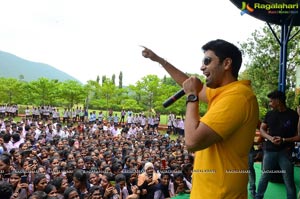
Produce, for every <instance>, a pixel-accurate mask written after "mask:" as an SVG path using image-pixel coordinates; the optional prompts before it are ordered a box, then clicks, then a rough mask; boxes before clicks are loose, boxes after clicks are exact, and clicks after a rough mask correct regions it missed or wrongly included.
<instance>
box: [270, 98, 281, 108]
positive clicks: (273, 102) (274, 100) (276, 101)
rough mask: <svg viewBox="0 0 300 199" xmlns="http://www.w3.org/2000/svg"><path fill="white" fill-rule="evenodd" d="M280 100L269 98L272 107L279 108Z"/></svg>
mask: <svg viewBox="0 0 300 199" xmlns="http://www.w3.org/2000/svg"><path fill="white" fill-rule="evenodd" d="M279 103H280V102H279V100H278V99H269V106H270V108H271V109H277V108H278V106H279Z"/></svg>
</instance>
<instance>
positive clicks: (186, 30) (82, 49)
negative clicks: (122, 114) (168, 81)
mask: <svg viewBox="0 0 300 199" xmlns="http://www.w3.org/2000/svg"><path fill="white" fill-rule="evenodd" d="M264 24H265V23H264V22H262V21H260V20H257V19H255V18H253V17H250V16H248V15H243V16H241V15H240V10H239V9H238V8H237V7H235V5H234V4H232V3H231V2H230V1H228V0H210V1H201V0H185V1H183V0H151V1H150V0H147V1H146V0H0V27H1V31H0V50H1V51H5V52H9V53H12V54H15V55H17V56H19V57H22V58H24V59H27V60H30V61H35V62H41V63H45V64H49V65H51V66H53V67H55V68H58V69H59V70H62V71H64V72H66V73H68V74H70V75H72V76H73V77H75V78H77V79H79V80H80V81H82V82H83V83H86V81H87V80H92V79H93V80H95V79H96V77H97V75H99V76H100V77H102V76H103V75H106V76H107V77H111V76H112V74H115V75H116V76H117V77H118V75H119V73H120V71H122V72H123V82H124V85H128V84H135V83H136V81H138V80H140V79H141V78H142V77H143V76H146V75H148V74H155V75H158V76H159V77H163V75H165V74H166V73H165V72H164V70H163V69H162V68H161V67H160V66H159V65H158V64H156V63H153V62H151V61H150V60H147V59H145V58H143V57H142V56H141V50H142V48H141V47H140V46H139V45H144V46H147V47H148V48H150V49H152V50H153V51H155V52H156V53H158V54H159V55H160V56H162V57H164V58H165V59H167V60H168V61H169V62H171V63H173V64H174V65H176V66H177V67H178V68H180V69H182V70H183V71H185V72H189V73H198V72H199V68H200V64H201V60H202V56H203V53H202V51H201V46H202V45H203V44H204V43H206V42H207V41H209V40H213V39H217V38H221V39H225V40H228V41H230V42H232V43H234V44H237V43H238V42H244V41H246V39H247V38H249V37H250V35H251V33H252V32H253V31H254V30H255V29H259V28H260V27H262V26H263V25H264Z"/></svg>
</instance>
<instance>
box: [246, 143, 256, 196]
mask: <svg viewBox="0 0 300 199" xmlns="http://www.w3.org/2000/svg"><path fill="white" fill-rule="evenodd" d="M255 155H256V153H255V150H254V148H253V147H252V149H251V151H250V153H249V157H248V167H249V191H250V193H251V195H252V196H255V194H256V186H255V181H256V175H255V169H254V156H255Z"/></svg>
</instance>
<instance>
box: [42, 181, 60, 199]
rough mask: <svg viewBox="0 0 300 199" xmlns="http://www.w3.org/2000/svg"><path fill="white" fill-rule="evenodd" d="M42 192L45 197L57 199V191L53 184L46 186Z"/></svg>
mask: <svg viewBox="0 0 300 199" xmlns="http://www.w3.org/2000/svg"><path fill="white" fill-rule="evenodd" d="M44 191H45V193H46V194H47V197H57V189H56V187H55V186H54V185H53V184H47V186H46V187H45V190H44Z"/></svg>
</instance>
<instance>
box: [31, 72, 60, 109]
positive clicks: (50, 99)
mask: <svg viewBox="0 0 300 199" xmlns="http://www.w3.org/2000/svg"><path fill="white" fill-rule="evenodd" d="M58 85H59V82H58V81H56V80H49V79H47V78H44V77H43V78H39V79H38V80H36V81H32V82H29V83H28V84H27V86H26V88H25V89H26V92H29V93H30V95H29V96H28V98H29V100H31V102H33V104H37V105H54V104H56V102H57V100H58V99H57V98H56V97H57V92H58Z"/></svg>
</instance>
